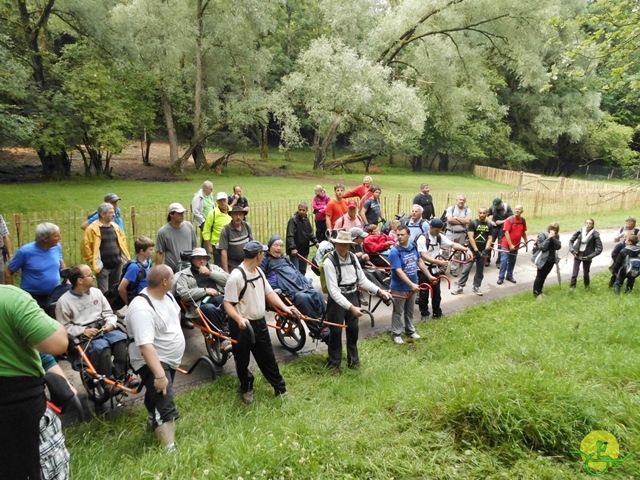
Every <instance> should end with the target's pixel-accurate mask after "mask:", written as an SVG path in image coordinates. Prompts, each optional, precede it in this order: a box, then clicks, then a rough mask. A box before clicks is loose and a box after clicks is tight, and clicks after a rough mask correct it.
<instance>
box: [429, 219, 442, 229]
mask: <svg viewBox="0 0 640 480" xmlns="http://www.w3.org/2000/svg"><path fill="white" fill-rule="evenodd" d="M429 226H430V227H431V228H444V223H442V220H440V219H439V218H434V219H433V220H431V221H430V222H429Z"/></svg>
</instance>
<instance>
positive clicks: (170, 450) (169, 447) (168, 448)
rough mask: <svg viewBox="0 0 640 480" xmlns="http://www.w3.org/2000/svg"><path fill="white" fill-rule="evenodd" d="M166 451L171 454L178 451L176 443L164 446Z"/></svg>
mask: <svg viewBox="0 0 640 480" xmlns="http://www.w3.org/2000/svg"><path fill="white" fill-rule="evenodd" d="M164 451H165V452H167V453H169V454H174V453H176V451H177V448H176V444H175V443H170V444H169V445H167V446H166V447H164Z"/></svg>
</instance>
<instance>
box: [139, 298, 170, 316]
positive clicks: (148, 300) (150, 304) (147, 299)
mask: <svg viewBox="0 0 640 480" xmlns="http://www.w3.org/2000/svg"><path fill="white" fill-rule="evenodd" d="M138 296H139V297H142V298H144V299H145V300H146V301H147V303H148V304H149V306H150V307H151V308H152V309H153V311H154V312H155V314H156V315H157V314H158V311H157V310H156V307H154V306H153V303H151V299H150V298H149V295H147V294H146V293H140V294H138ZM165 297H169V298H170V299H171V300H172V301H173V303H175V304H176V305H177V303H178V302H176V299H175V298H173V295H171V293H169V292H167V293H165Z"/></svg>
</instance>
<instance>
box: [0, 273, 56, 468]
mask: <svg viewBox="0 0 640 480" xmlns="http://www.w3.org/2000/svg"><path fill="white" fill-rule="evenodd" d="M67 345H68V340H67V332H66V331H65V329H64V327H63V326H62V325H60V324H59V323H58V322H56V321H55V320H54V319H52V318H50V317H49V316H47V314H46V313H44V311H43V310H42V309H41V308H40V307H39V306H38V304H37V303H36V301H35V300H34V299H33V298H31V296H30V295H29V294H28V293H27V292H25V291H24V290H20V289H19V288H17V287H14V286H13V285H0V478H12V479H14V478H15V479H23V478H40V452H39V431H40V427H39V424H40V418H41V417H42V415H43V414H44V411H45V405H46V397H45V395H44V368H43V367H42V362H41V360H40V355H39V354H38V351H41V352H43V353H50V354H52V355H59V354H61V353H64V351H65V350H66V349H67Z"/></svg>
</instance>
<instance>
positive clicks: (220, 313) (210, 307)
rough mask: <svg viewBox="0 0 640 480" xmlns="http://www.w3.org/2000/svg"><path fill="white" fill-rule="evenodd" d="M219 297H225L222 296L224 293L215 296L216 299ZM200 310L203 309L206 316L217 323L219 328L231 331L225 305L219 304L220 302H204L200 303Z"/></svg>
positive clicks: (214, 323)
mask: <svg viewBox="0 0 640 480" xmlns="http://www.w3.org/2000/svg"><path fill="white" fill-rule="evenodd" d="M217 297H221V298H224V297H222V295H217V296H216V297H214V299H216V298H217ZM200 310H201V311H202V313H203V314H204V316H205V317H207V319H208V320H209V321H211V323H213V325H215V327H216V328H217V329H218V330H220V331H223V332H229V326H228V324H227V316H226V314H225V312H224V309H223V307H221V306H219V304H216V303H203V304H201V305H200Z"/></svg>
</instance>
